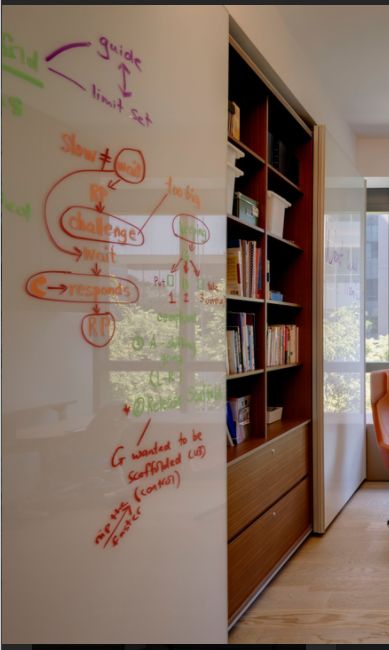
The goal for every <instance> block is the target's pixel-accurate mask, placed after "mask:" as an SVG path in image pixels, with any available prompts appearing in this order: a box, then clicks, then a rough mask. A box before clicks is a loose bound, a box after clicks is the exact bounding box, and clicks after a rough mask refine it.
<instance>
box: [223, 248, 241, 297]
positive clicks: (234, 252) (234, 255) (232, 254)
mask: <svg viewBox="0 0 389 650" xmlns="http://www.w3.org/2000/svg"><path fill="white" fill-rule="evenodd" d="M227 293H229V294H231V295H233V296H243V286H242V252H241V247H240V245H238V246H233V247H228V248H227Z"/></svg>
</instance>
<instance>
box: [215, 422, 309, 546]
mask: <svg viewBox="0 0 389 650" xmlns="http://www.w3.org/2000/svg"><path fill="white" fill-rule="evenodd" d="M308 467H309V444H308V425H305V426H303V427H301V428H299V429H296V430H295V431H292V432H290V433H287V434H284V435H283V436H281V437H280V438H278V439H276V440H273V441H271V442H270V443H269V444H266V445H264V446H262V447H260V448H258V450H257V451H255V452H254V453H252V454H251V455H250V456H248V457H245V458H242V459H241V460H238V461H237V462H236V463H234V464H232V465H229V466H228V469H227V477H228V479H227V486H228V539H229V540H230V539H231V538H232V537H234V536H235V535H237V534H238V533H239V532H240V531H241V530H242V529H243V528H244V527H245V526H247V525H248V524H250V523H251V522H252V521H254V519H256V518H257V517H258V516H259V515H260V514H261V513H263V512H264V511H265V510H266V509H267V508H268V507H269V506H270V505H271V504H272V503H275V502H276V501H277V500H278V499H279V498H280V497H281V496H282V495H283V494H285V492H286V491H287V490H289V489H290V488H291V487H293V485H295V484H296V483H297V482H298V481H299V480H300V479H301V478H303V477H304V476H306V474H307V473H308Z"/></svg>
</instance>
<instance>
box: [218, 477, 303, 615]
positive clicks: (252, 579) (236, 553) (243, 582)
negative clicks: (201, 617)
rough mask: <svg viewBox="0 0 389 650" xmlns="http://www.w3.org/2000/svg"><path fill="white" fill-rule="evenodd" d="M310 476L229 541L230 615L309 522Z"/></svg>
mask: <svg viewBox="0 0 389 650" xmlns="http://www.w3.org/2000/svg"><path fill="white" fill-rule="evenodd" d="M310 510H311V508H310V487H309V479H304V480H303V481H301V482H300V483H299V484H298V485H297V486H296V487H295V488H293V490H291V491H290V492H289V493H288V494H287V495H286V496H285V497H283V498H282V499H280V501H278V502H277V503H276V504H275V505H274V506H273V507H272V508H270V509H269V510H268V511H267V512H265V514H263V515H262V516H261V517H260V518H259V519H258V520H257V521H256V522H254V523H253V524H252V525H251V526H250V527H249V528H247V529H246V530H245V531H244V532H243V533H241V534H240V535H239V536H238V537H236V538H235V539H234V540H233V541H232V542H230V543H229V544H228V610H229V617H230V618H231V617H232V616H233V615H234V614H235V613H236V612H237V610H238V609H239V608H241V607H242V606H243V605H244V604H245V602H246V601H247V600H248V599H249V598H250V597H251V596H252V595H253V594H254V593H255V592H256V591H257V590H258V589H259V588H260V586H261V583H263V582H264V581H265V580H266V579H268V578H269V575H270V574H271V572H272V570H273V569H274V567H275V566H276V565H277V563H278V562H279V561H280V560H281V558H282V557H283V556H284V555H285V554H286V553H287V552H288V550H289V549H290V547H291V546H292V545H293V544H294V543H295V542H296V541H297V540H298V538H299V537H300V536H301V535H302V534H303V533H304V531H306V530H307V528H309V525H310V520H311V516H310V514H311V513H310Z"/></svg>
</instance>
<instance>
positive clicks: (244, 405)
mask: <svg viewBox="0 0 389 650" xmlns="http://www.w3.org/2000/svg"><path fill="white" fill-rule="evenodd" d="M250 402H251V396H250V395H245V396H244V397H230V398H229V400H228V401H227V442H228V443H229V444H230V445H238V444H239V443H241V442H243V441H244V440H247V438H248V437H249V436H250V426H251V417H250Z"/></svg>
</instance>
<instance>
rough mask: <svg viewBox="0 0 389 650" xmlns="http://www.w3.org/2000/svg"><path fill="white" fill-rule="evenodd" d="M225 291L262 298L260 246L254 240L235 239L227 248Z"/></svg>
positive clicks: (246, 296)
mask: <svg viewBox="0 0 389 650" xmlns="http://www.w3.org/2000/svg"><path fill="white" fill-rule="evenodd" d="M227 293H229V294H231V295H233V296H242V297H245V298H263V288H262V247H261V246H260V245H259V244H258V242H256V241H247V240H245V239H237V240H234V241H231V242H229V244H228V248H227Z"/></svg>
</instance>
